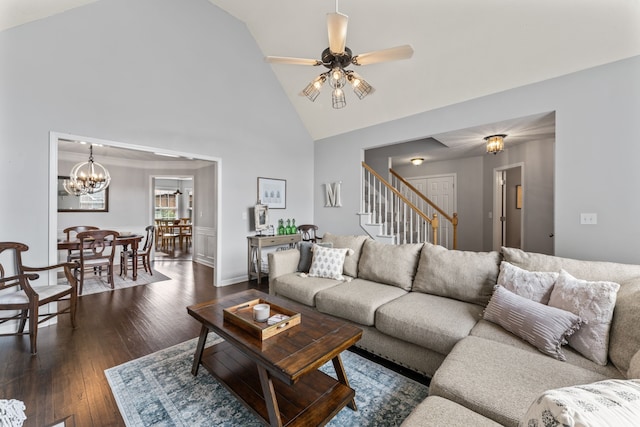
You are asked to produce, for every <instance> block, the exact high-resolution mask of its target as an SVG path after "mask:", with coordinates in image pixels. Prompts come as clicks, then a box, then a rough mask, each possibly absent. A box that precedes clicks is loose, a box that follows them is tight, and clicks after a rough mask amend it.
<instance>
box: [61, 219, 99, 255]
mask: <svg viewBox="0 0 640 427" xmlns="http://www.w3.org/2000/svg"><path fill="white" fill-rule="evenodd" d="M99 229H100V228H99V227H94V226H93V225H74V226H73V227H67V228H65V229H64V230H63V233H64V234H65V235H66V236H67V242H72V241H74V240H76V239H77V238H78V233H81V232H83V231H89V230H99ZM78 259H80V251H78V250H74V249H69V250H68V251H67V261H68V262H69V261H75V260H78Z"/></svg>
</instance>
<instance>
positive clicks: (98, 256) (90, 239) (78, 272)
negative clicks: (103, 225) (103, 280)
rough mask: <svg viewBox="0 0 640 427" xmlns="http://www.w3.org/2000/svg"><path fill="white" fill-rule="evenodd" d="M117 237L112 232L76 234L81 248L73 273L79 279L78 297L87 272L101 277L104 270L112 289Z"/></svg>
mask: <svg viewBox="0 0 640 427" xmlns="http://www.w3.org/2000/svg"><path fill="white" fill-rule="evenodd" d="M118 235H119V233H118V232H117V231H113V230H89V231H83V232H81V233H78V240H80V245H81V247H82V248H83V250H82V251H81V252H80V261H79V262H78V263H77V265H76V268H75V271H74V273H75V276H76V278H79V279H78V283H79V286H78V295H82V288H83V286H84V278H85V273H86V271H87V270H92V271H93V274H99V275H102V270H103V268H106V270H107V283H109V284H110V285H111V289H113V288H114V282H113V259H114V256H115V253H116V244H115V239H116V237H118Z"/></svg>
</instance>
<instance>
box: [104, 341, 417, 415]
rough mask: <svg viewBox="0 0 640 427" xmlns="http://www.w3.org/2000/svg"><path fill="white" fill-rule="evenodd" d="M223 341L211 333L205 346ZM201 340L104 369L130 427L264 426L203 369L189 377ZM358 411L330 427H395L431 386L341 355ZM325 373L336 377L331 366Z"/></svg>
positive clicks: (347, 412) (347, 354)
mask: <svg viewBox="0 0 640 427" xmlns="http://www.w3.org/2000/svg"><path fill="white" fill-rule="evenodd" d="M220 340H221V338H220V337H217V336H216V335H215V334H213V333H210V334H209V339H208V341H207V346H208V345H210V343H215V342H217V341H220ZM196 343H197V339H193V340H189V341H186V342H184V343H181V344H178V345H175V346H173V347H170V348H167V349H165V350H161V351H158V352H156V353H152V354H150V355H148V356H144V357H141V358H139V359H135V360H132V361H130V362H127V363H124V364H122V365H119V366H116V367H113V368H110V369H107V370H105V374H106V376H107V380H108V381H109V385H110V386H111V391H112V392H113V395H114V397H115V399H116V402H117V403H118V408H120V413H121V414H122V418H123V419H124V421H125V423H126V425H127V426H129V427H141V426H190V427H191V426H262V423H261V422H260V421H259V420H258V419H257V418H256V417H255V415H253V413H251V412H250V411H249V410H248V409H247V408H245V407H244V405H243V404H242V403H240V402H239V401H238V400H237V399H236V398H235V397H234V396H233V395H232V394H231V393H230V392H228V391H227V389H226V388H225V387H224V386H222V385H221V384H219V383H218V382H217V381H216V380H215V379H214V378H213V377H212V376H211V375H210V374H209V373H208V372H207V370H206V369H205V368H204V367H200V370H199V371H198V376H197V377H194V376H193V375H191V365H192V363H193V354H194V352H195V347H196ZM342 361H343V363H344V365H345V370H346V372H347V377H348V378H349V384H350V385H351V387H352V388H353V389H354V390H355V391H356V405H357V406H358V411H352V410H351V409H349V408H347V407H345V408H344V409H342V411H340V412H339V413H338V415H336V417H335V418H334V419H333V420H332V421H331V422H330V423H329V424H328V425H330V426H340V427H342V426H397V425H400V424H401V423H402V421H403V420H404V419H405V418H406V417H407V416H408V415H409V413H410V412H411V411H412V410H413V408H414V407H415V406H416V405H417V404H418V403H420V402H422V401H423V400H424V399H425V398H426V397H427V394H428V387H427V386H425V385H423V384H421V383H419V382H416V381H414V380H412V379H409V378H407V377H404V376H403V375H401V374H399V373H396V372H394V371H392V370H390V369H387V368H385V367H383V366H381V365H378V364H376V363H374V362H372V361H370V360H368V359H365V358H363V357H361V356H359V355H357V354H355V353H351V352H349V351H345V352H344V353H342ZM321 370H322V371H323V372H325V373H327V374H328V375H331V376H333V377H334V378H335V372H334V370H333V365H332V364H331V363H330V362H329V363H327V364H326V365H324V366H323V367H322V368H321Z"/></svg>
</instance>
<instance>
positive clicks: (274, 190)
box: [258, 177, 287, 209]
mask: <svg viewBox="0 0 640 427" xmlns="http://www.w3.org/2000/svg"><path fill="white" fill-rule="evenodd" d="M258 203H262V204H263V205H267V206H268V207H269V209H286V208H287V181H286V180H285V179H275V178H263V177H258Z"/></svg>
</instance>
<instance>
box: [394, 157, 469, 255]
mask: <svg viewBox="0 0 640 427" xmlns="http://www.w3.org/2000/svg"><path fill="white" fill-rule="evenodd" d="M389 172H390V173H391V176H392V184H393V187H394V188H397V189H398V190H399V191H400V192H402V190H403V189H404V188H406V189H407V190H408V193H409V195H408V196H407V198H408V199H409V200H410V201H412V202H413V204H414V205H415V206H417V207H418V209H419V210H420V211H421V212H425V213H427V214H428V213H429V211H430V210H432V211H436V212H438V213H439V214H440V217H441V218H443V221H444V222H445V224H441V225H443V226H446V223H447V222H448V223H449V224H451V228H452V230H453V232H452V234H453V237H452V240H453V242H452V244H451V246H450V247H451V248H452V249H457V247H458V213H457V212H454V213H453V215H449V214H447V213H446V212H445V211H443V210H442V208H440V207H439V206H438V205H436V204H435V203H434V202H433V201H432V200H430V199H429V198H428V197H427V196H425V195H424V194H422V193H421V192H420V191H419V190H418V189H417V188H415V187H414V186H413V185H411V183H409V182H408V181H407V180H406V179H404V178H403V177H402V176H400V175H399V174H398V173H397V172H396V171H394V170H393V169H389ZM415 199H417V201H415V202H414V201H413V200H415ZM426 207H428V208H426ZM440 231H441V233H440V234H441V236H440V240H441V244H443V245H444V246H449V245H448V243H449V242H447V241H446V240H448V239H447V234H446V232H444V233H443V231H444V230H442V229H441V230H440ZM442 234H444V236H443V235H442ZM443 239H445V240H443Z"/></svg>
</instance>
